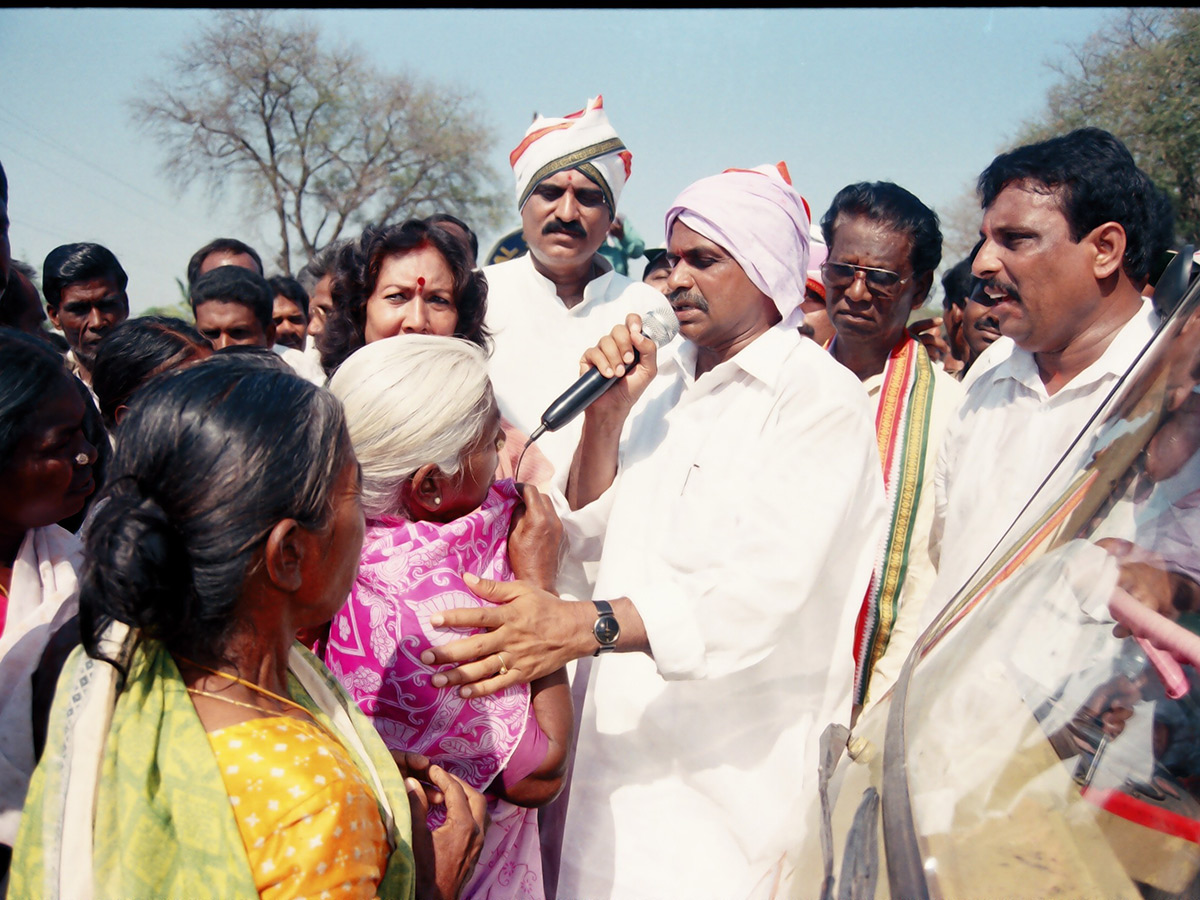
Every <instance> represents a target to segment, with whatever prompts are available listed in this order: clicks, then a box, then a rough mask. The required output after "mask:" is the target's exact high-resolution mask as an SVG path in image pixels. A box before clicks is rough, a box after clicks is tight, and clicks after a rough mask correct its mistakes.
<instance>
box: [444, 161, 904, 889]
mask: <svg viewBox="0 0 1200 900" xmlns="http://www.w3.org/2000/svg"><path fill="white" fill-rule="evenodd" d="M809 228H810V222H809V212H808V209H807V207H806V204H805V202H804V200H803V199H802V198H801V197H800V195H799V194H798V193H797V192H796V191H795V189H794V188H793V187H792V186H791V183H790V180H789V179H788V177H787V172H786V168H785V167H784V166H783V165H782V164H780V166H778V167H776V166H761V167H759V168H757V169H754V170H729V171H726V172H724V173H722V174H720V175H716V176H713V177H711V178H705V179H702V180H701V181H698V182H696V183H695V184H693V185H692V186H690V187H688V188H687V189H686V190H684V191H683V193H682V194H680V195H679V197H678V198H677V199H676V201H675V203H674V204H673V206H672V208H671V210H670V211H669V212H668V213H667V218H666V234H667V244H668V253H669V255H670V257H671V259H672V263H673V267H672V271H671V276H670V281H669V282H668V287H669V288H670V293H669V295H668V296H669V298H670V301H671V305H672V306H673V308H674V309H675V311H676V314H677V315H678V319H679V325H680V333H681V335H682V336H683V337H684V338H685V339H686V340H685V341H676V342H674V343H672V344H670V345H668V346H667V347H666V348H664V349H662V350H659V349H657V348H656V347H655V344H654V342H653V341H651V340H648V339H646V338H645V337H644V336H642V335H641V333H640V320H639V317H638V316H636V315H631V316H629V317H628V318H627V319H626V323H625V324H623V325H619V326H617V327H616V328H614V329H613V330H612V331H611V333H610V334H608V335H607V336H605V337H604V338H602V339H601V340H600V342H599V344H598V345H597V346H595V347H593V348H592V349H590V350H588V351H587V352H586V353H585V354H584V357H583V362H584V364H586V365H593V366H595V367H596V368H598V369H600V371H601V372H603V373H604V374H605V375H607V374H609V372H611V373H612V374H614V375H616V376H619V377H620V380H618V381H617V382H616V383H615V384H614V385H613V386H612V388H611V389H610V390H608V391H607V392H606V393H605V394H603V395H602V396H601V397H599V398H598V399H597V400H596V401H595V402H594V403H592V404H591V405H590V406H589V407H588V408H587V410H586V412H585V413H584V424H583V430H582V437H581V439H580V444H579V447H578V449H577V453H576V456H575V459H574V462H573V464H572V469H571V477H570V481H569V485H568V492H567V496H568V499H569V501H570V503H571V506H572V509H573V510H574V512H573V513H572V514H571V515H569V516H568V517H567V520H565V521H564V527H565V530H566V531H567V533H568V534H569V535H570V536H571V539H572V552H573V553H576V554H584V555H586V554H588V553H589V552H592V551H594V550H596V549H597V548H600V552H599V569H598V576H597V582H596V590H595V593H594V595H593V596H594V597H596V598H598V602H594V603H588V602H570V601H564V600H561V599H559V598H558V597H556V596H554V595H553V594H550V593H547V592H545V591H541V590H538V589H535V588H534V587H532V586H531V585H527V584H523V583H520V582H513V583H509V584H499V583H493V582H487V581H480V582H472V581H471V580H470V579H469V580H468V583H474V584H475V587H474V589H475V590H476V592H477V593H478V594H479V595H480V596H482V597H486V598H488V599H491V600H494V601H498V602H499V604H500V605H498V606H496V607H493V608H487V609H481V610H454V611H447V612H445V613H444V614H442V616H441V624H442V625H444V626H455V627H461V626H474V627H479V628H483V629H486V630H485V631H484V632H483V633H480V634H476V635H474V636H472V637H469V638H466V639H463V640H459V641H455V642H453V643H450V644H446V645H443V646H442V647H440V648H438V649H437V650H436V651H434V653H433V654H432V655H431V656H430V657H429V659H428V660H427V661H430V662H446V663H460V665H459V666H458V667H457V668H451V669H448V670H447V671H445V672H444V673H443V674H440V675H438V676H435V679H434V680H435V683H439V682H441V683H451V684H461V685H463V686H464V687H463V690H464V692H467V693H468V695H469V696H474V695H476V694H484V693H492V692H494V691H496V690H498V689H500V688H503V687H505V686H507V685H509V684H512V683H514V682H517V681H530V680H533V679H536V678H538V677H540V676H541V675H543V674H546V673H548V672H550V671H553V670H554V669H555V668H556V667H558V666H561V665H563V664H564V663H566V662H567V661H568V660H570V659H580V658H583V657H590V656H593V655H595V656H599V659H596V660H594V661H593V665H592V667H591V677H590V682H589V684H588V691H587V696H586V701H585V704H584V708H583V714H582V722H581V726H580V731H579V736H578V750H577V756H576V760H575V764H574V776H573V781H572V785H571V789H570V795H569V797H568V806H567V821H566V828H565V834H564V841H563V846H562V857H561V858H562V866H561V871H560V876H559V882H558V897H559V900H575V898H588V900H595V898H604V897H621V898H627V897H634V898H663V897H689V898H714V900H716V898H720V900H729V898H751V897H753V898H758V897H763V898H766V897H773V896H785V895H786V893H787V892H786V886H787V883H788V881H789V879H790V877H791V875H792V870H791V865H790V863H789V858H788V853H789V851H790V850H792V849H794V848H795V847H796V846H797V845H798V844H799V842H800V841H801V839H802V838H803V836H804V835H805V833H806V831H807V829H809V828H811V827H814V822H815V815H816V809H817V806H818V803H817V787H816V772H817V768H818V753H817V750H818V742H819V738H820V735H821V732H822V731H823V730H824V729H825V727H826V725H827V724H828V723H830V722H834V721H837V722H842V723H845V722H848V720H849V716H850V705H851V698H850V692H851V681H852V677H853V668H854V662H853V655H852V652H851V644H852V641H853V631H854V621H855V617H856V615H857V612H858V607H859V605H860V604H861V601H862V596H863V593H864V591H865V590H866V588H867V584H868V582H869V580H870V577H871V570H872V566H873V559H872V557H873V554H874V550H875V547H876V546H877V543H878V536H879V530H880V528H881V527H882V523H883V521H884V500H883V486H882V480H881V476H880V471H879V454H878V451H877V450H876V447H875V429H874V427H873V421H872V415H871V409H870V402H869V401H868V400H867V397H866V395H865V394H864V392H863V390H862V386H861V385H860V384H859V382H858V380H857V379H856V378H855V377H854V376H853V375H851V374H850V373H849V371H848V370H846V369H844V368H842V367H841V366H839V365H838V364H837V363H836V362H835V361H834V360H833V359H832V358H831V357H830V356H829V355H828V354H827V353H824V352H823V351H822V350H821V348H820V347H818V346H817V345H816V344H815V343H813V342H812V341H809V340H807V339H805V338H803V337H801V335H800V334H799V332H798V331H797V325H798V324H799V322H800V321H801V318H802V314H801V313H800V312H799V305H800V301H801V300H802V298H803V296H804V285H805V278H806V271H807V267H808V241H809ZM635 350H636V351H637V354H638V356H637V360H636V362H634V352H633V351H635ZM627 368H628V371H626V369H627ZM814 467H817V468H819V469H820V470H821V477H819V478H814V477H813V470H814ZM433 624H434V625H435V627H436V626H438V625H439V621H438V619H437V618H435V620H434V622H433ZM810 874H811V873H810Z"/></svg>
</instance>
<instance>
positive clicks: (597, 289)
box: [525, 251, 614, 315]
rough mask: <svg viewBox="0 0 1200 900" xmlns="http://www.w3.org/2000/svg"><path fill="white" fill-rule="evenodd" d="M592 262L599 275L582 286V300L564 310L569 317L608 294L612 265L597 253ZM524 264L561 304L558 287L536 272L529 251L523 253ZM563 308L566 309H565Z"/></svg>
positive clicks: (612, 274)
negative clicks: (598, 270)
mask: <svg viewBox="0 0 1200 900" xmlns="http://www.w3.org/2000/svg"><path fill="white" fill-rule="evenodd" d="M592 261H593V262H594V263H595V264H596V266H597V267H598V268H599V269H600V274H599V275H597V276H596V277H595V278H593V279H592V280H591V281H589V282H588V283H587V284H585V285H584V286H583V300H581V301H580V302H579V303H577V304H575V306H574V307H572V308H571V309H569V310H566V311H567V312H568V313H570V314H571V315H580V314H581V313H583V312H584V310H587V309H590V308H591V307H592V306H593V305H594V304H595V303H597V302H598V301H600V300H603V299H604V298H605V296H606V295H607V294H608V286H609V285H610V284H612V280H613V276H614V269H613V267H612V263H610V262H609V261H608V260H607V259H605V258H604V257H603V256H602V255H601V254H599V253H597V254H596V255H595V256H593V257H592ZM525 264H526V265H527V266H528V267H529V272H530V274H531V275H532V276H533V278H534V279H535V280H536V281H538V282H540V283H541V284H542V285H543V286H544V287H545V289H546V290H547V291H549V292H550V293H551V294H553V295H554V297H555V299H556V300H558V302H559V303H560V304H561V303H562V299H561V298H560V297H559V296H558V286H557V285H555V283H554V282H553V281H551V280H550V279H549V278H547V277H546V276H545V275H543V274H542V273H541V272H539V271H538V270H537V268H536V267H535V266H534V264H533V257H532V256H531V255H530V253H529V251H526V252H525ZM563 308H564V309H566V307H563Z"/></svg>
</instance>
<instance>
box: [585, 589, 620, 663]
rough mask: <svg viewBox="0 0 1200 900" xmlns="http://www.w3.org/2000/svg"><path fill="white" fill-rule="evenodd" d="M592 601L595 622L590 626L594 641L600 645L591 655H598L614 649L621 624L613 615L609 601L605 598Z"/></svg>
mask: <svg viewBox="0 0 1200 900" xmlns="http://www.w3.org/2000/svg"><path fill="white" fill-rule="evenodd" d="M592 603H594V604H596V624H595V625H593V626H592V634H594V635H595V636H596V643H598V644H599V645H600V646H599V647H597V648H596V652H595V653H594V654H593V655H594V656H599V655H600V654H601V653H607V652H608V651H610V650H615V649H616V646H617V638H619V637H620V636H621V626H620V624H618V622H617V617H616V616H614V615H613V608H612V604H611V603H609V602H608V601H607V600H593V601H592Z"/></svg>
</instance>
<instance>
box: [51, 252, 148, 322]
mask: <svg viewBox="0 0 1200 900" xmlns="http://www.w3.org/2000/svg"><path fill="white" fill-rule="evenodd" d="M101 278H111V279H112V280H113V282H114V283H115V284H116V285H117V288H118V289H120V290H121V291H122V292H123V291H124V290H125V288H126V286H127V285H128V284H129V276H128V275H126V274H125V270H124V269H122V268H121V264H120V263H119V262H117V258H116V257H115V256H113V252H112V251H111V250H109V249H108V248H107V247H102V246H100V245H99V244H90V243H80V244H63V245H62V246H61V247H55V248H54V249H53V250H51V251H50V252H49V254H47V256H46V261H45V263H43V264H42V294H43V295H44V296H45V298H46V305H47V306H49V307H50V308H51V309H58V304H59V303H61V302H62V292H63V288H65V287H69V286H70V285H72V284H78V283H79V282H81V281H96V280H99V279H101Z"/></svg>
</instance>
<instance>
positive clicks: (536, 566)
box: [508, 484, 563, 591]
mask: <svg viewBox="0 0 1200 900" xmlns="http://www.w3.org/2000/svg"><path fill="white" fill-rule="evenodd" d="M517 489H518V490H519V491H520V492H521V498H522V500H521V503H519V504H518V505H517V506H516V507H515V508H514V509H513V514H512V521H511V522H510V523H509V526H508V561H509V563H510V564H511V565H512V570H513V574H514V575H515V576H516V577H517V578H518V579H519V580H521V581H527V582H530V583H531V584H536V585H537V586H538V587H540V588H542V589H543V590H546V591H553V590H554V588H555V583H556V581H557V579H558V554H559V548H560V547H561V545H562V537H563V530H562V523H561V522H560V521H559V520H558V514H557V513H555V511H554V504H553V503H551V502H550V498H549V497H547V496H546V495H545V494H543V493H542V492H541V491H539V490H538V489H537V488H535V487H534V486H533V485H532V484H520V485H517Z"/></svg>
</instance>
